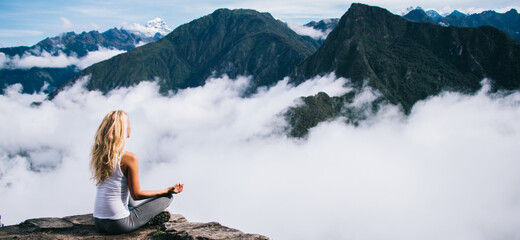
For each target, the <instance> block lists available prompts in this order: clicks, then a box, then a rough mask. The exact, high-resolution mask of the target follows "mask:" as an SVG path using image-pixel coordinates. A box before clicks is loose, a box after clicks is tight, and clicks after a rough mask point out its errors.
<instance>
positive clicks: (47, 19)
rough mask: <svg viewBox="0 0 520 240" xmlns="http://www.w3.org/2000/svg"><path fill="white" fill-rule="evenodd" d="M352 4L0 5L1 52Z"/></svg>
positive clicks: (118, 0)
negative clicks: (238, 11)
mask: <svg viewBox="0 0 520 240" xmlns="http://www.w3.org/2000/svg"><path fill="white" fill-rule="evenodd" d="M351 3H352V1H341V0H320V1H318V0H303V1H295V0H243V1H238V0H218V1H207V0H204V1H179V0H147V1H143V0H114V1H110V0H78V1H64V0H47V1H38V0H0V47H10V46H22V45H24V46H31V45H34V44H35V43H37V42H38V41H40V40H43V39H44V38H46V37H53V36H56V35H58V34H60V33H62V32H69V31H75V32H82V31H90V30H99V31H105V30H107V29H109V28H112V27H121V25H122V24H123V23H129V24H131V23H139V24H143V25H144V24H145V23H146V21H148V20H151V19H153V18H156V17H159V18H162V19H164V20H165V21H166V23H167V24H168V25H169V26H170V27H171V28H172V29H174V28H175V27H177V26H179V25H181V24H183V23H187V22H189V21H191V20H194V19H196V18H199V17H201V16H204V15H206V14H210V13H211V12H213V11H214V10H215V9H218V8H232V9H234V8H250V9H255V10H258V11H262V12H270V13H271V14H272V15H273V16H274V17H275V18H278V19H280V20H282V21H286V22H290V23H302V24H303V23H306V22H309V21H311V20H319V19H323V18H334V17H341V16H342V15H343V14H344V13H345V12H346V11H347V10H348V8H349V6H350V4H351ZM362 3H366V4H369V5H375V6H380V7H384V8H386V9H388V10H390V11H392V12H394V13H396V14H398V13H400V12H401V11H403V10H404V9H406V8H407V7H410V6H421V7H423V8H425V9H435V10H437V11H439V12H441V13H442V12H449V11H452V10H455V9H457V10H461V11H462V12H480V11H482V10H490V9H491V10H497V11H504V10H509V9H510V8H511V7H514V8H516V9H519V8H518V6H519V5H520V4H519V3H518V2H517V1H515V0H495V1H488V0H485V1H483V0H476V1H469V0H452V1H450V0H439V1H431V0H425V1H412V0H402V1H398V0H384V1H377V0H368V1H363V2H362Z"/></svg>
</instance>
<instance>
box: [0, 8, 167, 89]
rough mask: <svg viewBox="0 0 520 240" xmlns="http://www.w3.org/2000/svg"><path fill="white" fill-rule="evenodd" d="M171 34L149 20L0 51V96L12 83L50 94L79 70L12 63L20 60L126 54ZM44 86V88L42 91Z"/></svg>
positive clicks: (77, 67) (71, 34)
mask: <svg viewBox="0 0 520 240" xmlns="http://www.w3.org/2000/svg"><path fill="white" fill-rule="evenodd" d="M170 31H171V29H169V28H168V26H167V25H166V23H164V21H162V20H161V19H159V18H157V19H154V20H151V21H149V22H148V23H147V25H146V26H142V25H139V24H133V25H127V26H124V27H122V28H112V29H109V30H107V31H105V32H102V33H100V32H98V31H90V32H82V33H80V34H76V33H74V32H68V33H64V34H61V35H60V36H56V37H52V38H46V39H44V40H42V41H40V42H38V43H37V44H35V45H34V46H31V47H26V46H20V47H9V48H0V60H1V59H4V62H3V63H2V62H1V61H0V94H2V93H3V91H4V89H5V88H6V87H7V86H10V85H13V84H15V83H20V84H21V85H22V87H23V92H25V93H34V92H38V91H41V90H43V91H44V92H47V93H48V92H52V91H54V90H55V89H56V88H57V87H59V86H60V85H62V84H63V83H65V82H66V81H68V80H70V79H71V78H72V77H73V76H74V75H75V74H77V73H78V72H80V71H81V70H82V68H81V67H80V66H74V65H73V64H71V65H67V66H61V67H53V66H50V67H38V66H35V67H32V66H17V65H16V64H15V63H16V62H17V61H19V60H21V59H24V58H31V57H33V58H34V57H40V58H41V59H46V58H52V57H63V58H77V59H80V58H84V57H86V56H87V55H88V54H89V53H91V52H95V51H100V50H101V51H102V50H105V49H109V50H110V49H112V50H113V49H115V50H121V51H129V50H132V49H134V48H136V46H139V45H144V44H147V43H151V42H155V41H157V40H159V39H160V38H162V37H164V36H165V35H166V34H167V33H169V32H170ZM13 59H14V61H13ZM44 85H46V88H45V89H42V88H43V87H44Z"/></svg>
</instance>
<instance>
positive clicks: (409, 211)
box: [0, 76, 520, 239]
mask: <svg viewBox="0 0 520 240" xmlns="http://www.w3.org/2000/svg"><path fill="white" fill-rule="evenodd" d="M344 83H345V80H343V79H339V80H336V79H335V78H334V77H333V76H327V77H323V78H318V79H315V80H313V81H308V82H305V83H304V84H302V85H300V86H298V87H291V86H289V85H287V82H286V81H281V82H279V83H278V84H277V85H276V86H274V87H272V88H270V89H262V90H261V91H260V92H259V93H258V94H255V95H254V96H252V97H250V98H242V97H240V96H241V93H242V91H243V90H244V89H245V88H246V86H247V84H248V79H246V78H238V79H236V80H230V79H227V78H225V77H224V78H220V79H212V80H210V81H209V83H207V84H206V85H205V86H203V87H197V88H192V89H186V90H181V91H179V92H178V93H176V94H172V95H170V96H167V97H164V96H161V95H159V94H158V93H157V86H156V85H155V84H153V83H150V82H143V83H141V84H140V85H138V86H136V87H133V88H128V89H126V88H123V89H119V90H115V91H113V92H111V93H109V94H108V95H107V96H103V95H101V94H100V93H99V92H87V91H85V90H84V89H83V88H82V87H81V82H80V83H79V84H77V85H75V86H73V87H72V88H71V89H68V90H66V91H64V92H62V93H60V94H59V95H58V96H57V97H56V98H55V99H54V100H53V101H44V102H43V103H42V104H41V106H39V107H30V104H31V102H33V101H37V100H38V99H40V100H41V99H43V98H44V97H45V96H44V95H27V94H20V93H18V92H16V90H14V89H11V90H10V91H9V92H8V93H7V94H6V95H5V96H0V123H2V124H0V132H2V134H1V135H0V162H1V163H2V164H0V192H2V196H3V197H2V200H1V201H2V204H1V205H0V212H1V214H2V220H3V221H4V223H8V224H15V223H18V222H20V221H21V220H23V219H26V218H31V217H42V216H65V215H71V214H81V213H85V212H91V211H92V208H93V203H94V195H95V187H94V183H93V182H92V181H90V180H89V177H90V175H89V171H88V161H89V159H88V155H89V148H90V146H91V144H92V139H93V137H94V133H95V129H96V128H97V126H98V125H99V123H100V121H101V120H102V118H103V116H104V115H105V114H106V113H107V112H108V111H110V110H113V109H124V110H126V111H127V112H128V113H129V115H130V119H131V124H132V136H131V138H130V139H129V140H128V147H127V149H128V150H130V151H133V152H135V153H136V154H137V155H138V156H139V158H140V166H141V170H140V172H141V183H142V185H143V188H145V189H158V188H161V187H166V186H168V185H170V184H173V183H176V182H183V183H185V191H184V192H183V193H182V194H180V195H178V196H177V197H176V198H175V200H174V202H173V204H172V206H171V207H170V210H171V211H174V212H176V213H181V214H184V215H185V216H186V217H187V218H188V219H189V220H191V221H219V222H221V223H222V224H225V225H228V226H231V227H234V228H238V229H240V230H243V231H246V232H255V233H261V234H264V235H267V236H269V237H270V238H273V239H352V238H356V239H504V238H507V239H516V238H519V237H520V230H519V228H518V225H519V224H520V220H519V219H518V217H517V216H518V215H520V205H518V202H517V199H518V196H519V194H520V190H519V189H520V188H519V182H520V175H518V173H517V169H518V168H519V167H520V162H519V161H518V155H519V154H520V147H519V145H518V143H519V142H520V124H519V123H518V119H519V118H520V108H519V107H518V106H520V94H518V93H515V94H511V95H507V96H502V95H499V94H497V95H490V94H487V93H486V91H485V90H482V91H481V92H480V93H479V94H475V95H473V96H466V95H461V94H457V93H444V94H442V95H440V96H438V97H432V98H430V99H427V100H425V101H422V102H420V103H418V104H417V105H416V107H414V109H413V110H412V113H411V115H410V116H409V117H408V118H403V116H402V115H401V114H399V113H398V112H396V111H395V107H384V109H386V110H387V111H382V113H381V114H378V115H375V116H373V119H372V121H370V124H361V125H360V126H359V127H357V128H356V127H353V126H347V125H345V124H344V123H342V121H341V119H339V120H336V121H332V122H325V123H322V124H320V125H319V126H318V127H316V128H315V129H313V130H312V131H311V132H310V135H309V137H308V139H306V140H297V139H289V138H287V137H286V136H285V135H284V134H283V133H282V131H281V129H283V127H284V120H283V116H282V115H280V114H279V113H280V112H283V110H284V109H286V108H287V107H289V106H291V105H294V104H296V103H297V102H298V101H296V99H297V98H298V97H299V96H308V95H313V94H316V93H317V92H318V91H325V92H328V93H329V94H330V95H341V94H343V93H345V92H347V91H350V89H348V88H344V87H343V86H344V85H345V84H344ZM370 99H373V93H371V92H370V91H366V92H365V93H364V94H361V96H360V99H359V100H357V101H355V102H356V104H359V103H362V102H366V101H370ZM30 162H36V163H37V164H36V165H35V167H34V168H35V170H40V171H41V172H39V173H38V172H35V171H30V170H29V169H30V164H29V163H30ZM33 166H34V165H33ZM43 166H48V167H47V168H44V167H43ZM35 203H38V204H35ZM42 205H45V206H46V207H45V208H42V207H41V206H42ZM302 229H304V231H302Z"/></svg>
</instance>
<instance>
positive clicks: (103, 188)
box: [94, 152, 130, 220]
mask: <svg viewBox="0 0 520 240" xmlns="http://www.w3.org/2000/svg"><path fill="white" fill-rule="evenodd" d="M123 154H124V152H123ZM123 154H121V157H119V161H118V163H117V164H116V168H115V169H114V171H113V172H112V174H111V175H110V177H109V178H108V179H107V180H105V181H104V182H102V183H101V184H99V185H98V186H97V191H96V202H95V204H94V217H95V218H99V219H114V220H115V219H121V218H125V217H128V216H129V215H130V212H129V211H128V195H129V191H128V182H127V179H126V177H125V176H124V175H123V172H122V171H121V158H122V157H123Z"/></svg>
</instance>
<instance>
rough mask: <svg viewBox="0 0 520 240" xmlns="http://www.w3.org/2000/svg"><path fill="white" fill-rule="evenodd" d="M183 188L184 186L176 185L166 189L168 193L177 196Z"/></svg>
mask: <svg viewBox="0 0 520 240" xmlns="http://www.w3.org/2000/svg"><path fill="white" fill-rule="evenodd" d="M183 188H184V184H180V183H177V184H175V185H174V186H172V187H169V188H168V193H172V194H177V193H180V192H182V189H183Z"/></svg>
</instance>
